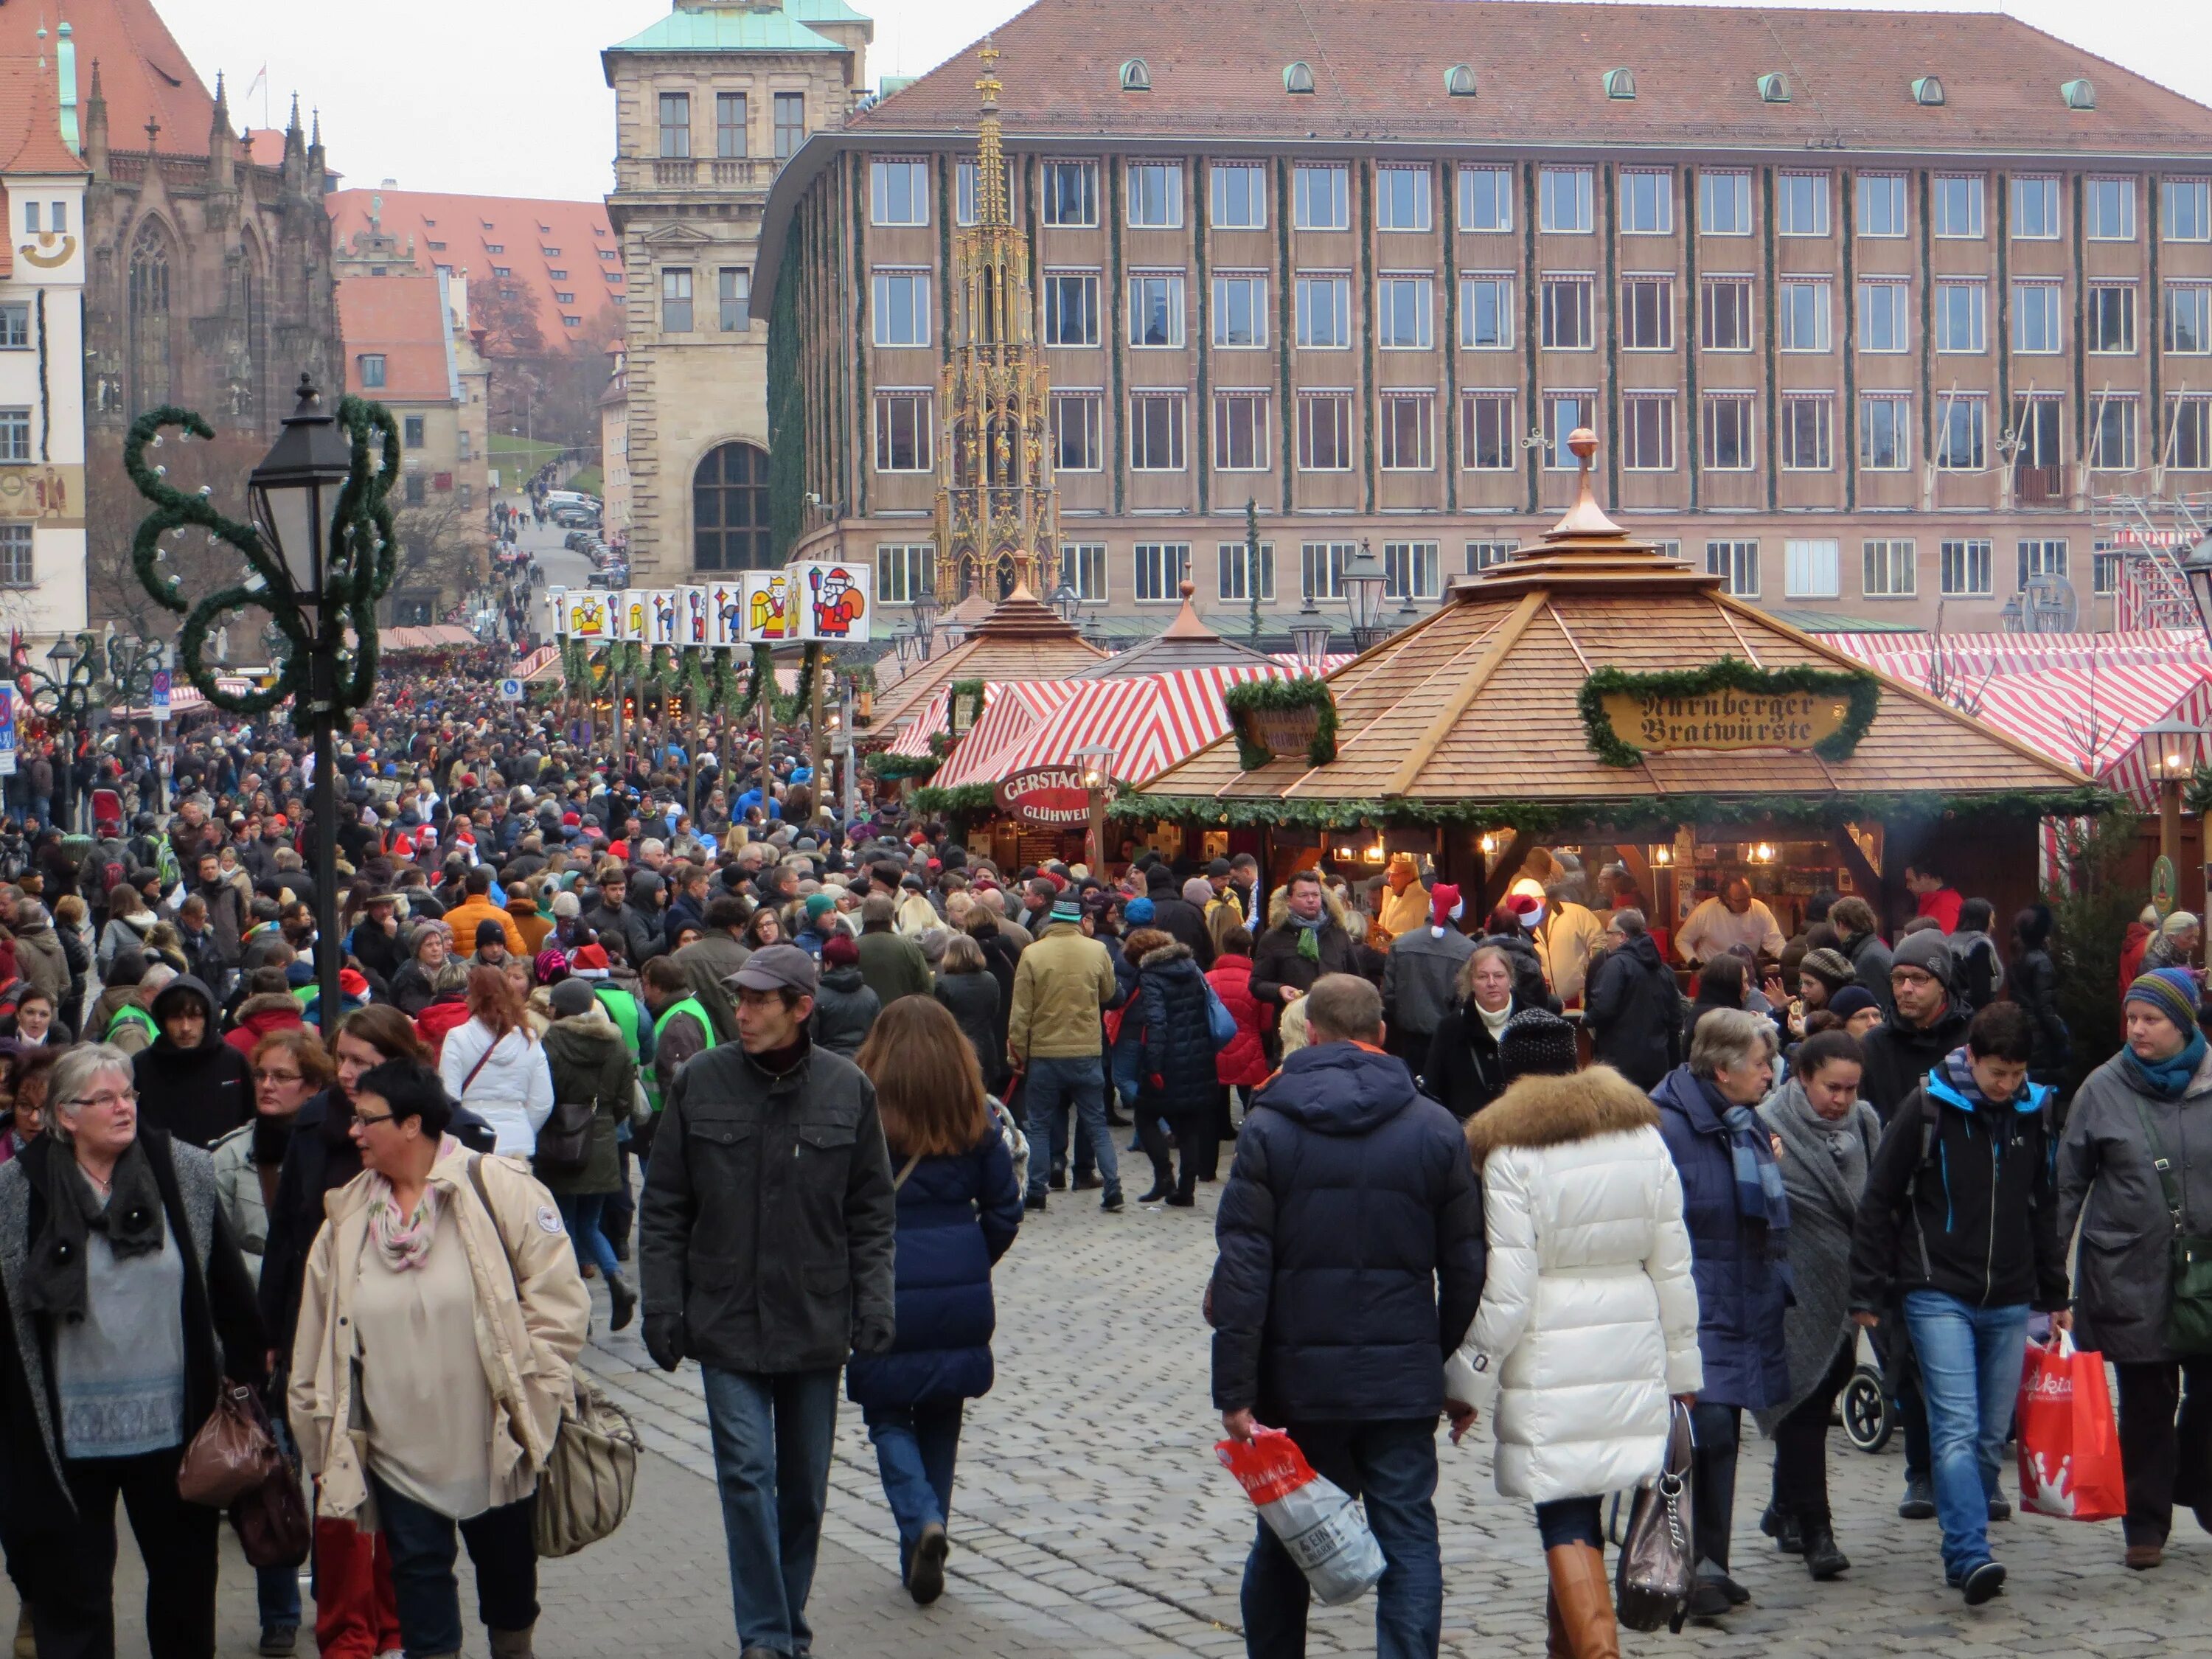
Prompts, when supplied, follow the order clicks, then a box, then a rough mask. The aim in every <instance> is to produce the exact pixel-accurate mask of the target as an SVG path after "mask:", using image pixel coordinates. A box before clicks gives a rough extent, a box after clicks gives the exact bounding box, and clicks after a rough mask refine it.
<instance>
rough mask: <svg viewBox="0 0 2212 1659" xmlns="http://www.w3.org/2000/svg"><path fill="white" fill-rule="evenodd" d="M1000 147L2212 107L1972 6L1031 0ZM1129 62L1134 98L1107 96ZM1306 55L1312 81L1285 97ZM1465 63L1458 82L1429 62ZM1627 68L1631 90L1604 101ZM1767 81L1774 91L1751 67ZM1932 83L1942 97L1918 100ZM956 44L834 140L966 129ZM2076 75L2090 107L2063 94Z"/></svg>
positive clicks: (2181, 117) (2111, 138)
mask: <svg viewBox="0 0 2212 1659" xmlns="http://www.w3.org/2000/svg"><path fill="white" fill-rule="evenodd" d="M993 39H994V41H995V42H996V44H997V46H998V47H999V49H1000V53H1001V54H1002V55H1001V57H1000V63H999V70H998V73H999V77H1000V80H1002V81H1003V82H1005V85H1006V90H1005V92H1004V94H1002V96H1001V110H1002V112H1003V118H1004V120H1005V123H1006V133H1007V137H1008V138H1009V140H1012V141H1018V140H1021V139H1026V138H1036V137H1101V136H1104V135H1108V134H1111V135H1115V136H1116V137H1122V138H1127V139H1150V138H1166V137H1189V138H1192V139H1194V140H1206V141H1214V142H1219V141H1232V142H1233V141H1237V140H1289V141H1297V142H1305V141H1309V140H1312V141H1318V142H1321V143H1347V142H1350V143H1365V142H1395V143H1416V144H1418V143H1426V142H1441V143H1494V144H1504V145H1512V146H1515V147H1517V148H1523V149H1526V148H1531V147H1539V146H1544V145H1570V146H1591V147H1614V146H1620V145H1662V146H1679V145H1694V146H1696V147H1697V148H1699V149H1707V150H1710V149H1773V148H1780V149H1793V150H1795V149H1803V148H1805V147H1806V146H1808V145H1843V146H1848V147H1849V148H1850V149H1860V150H1865V149H1876V150H1880V149H1899V150H1911V151H1920V152H1931V151H1932V152H1937V153H1941V152H1943V151H1947V150H1948V151H1971V150H1977V149H1990V150H1996V151H2027V152H2032V153H2035V154H2049V153H2058V154H2070V153H2081V154H2087V155H2105V154H2129V155H2137V154H2146V153H2148V154H2154V155H2176V154H2182V155H2201V154H2202V153H2203V150H2204V149H2205V148H2206V146H2207V143H2208V140H2212V110H2207V109H2206V108H2205V107H2204V106H2203V105H2201V104H2197V103H2196V102H2193V101H2192V100H2189V99H2187V98H2185V97H2183V96H2182V95H2181V94H2179V93H2176V92H2172V91H2170V90H2168V89H2167V88H2165V87H2162V86H2160V85H2158V84H2157V83H2156V82H2154V81H2151V80H2149V79H2148V78H2147V77H2145V76H2142V75H2139V74H2136V73H2135V72H2134V71H2132V70H2126V69H2123V68H2122V67H2120V66H2119V65H2118V64H2113V63H2111V62H2109V61H2108V60H2106V59H2105V58H2099V57H2098V56H2096V55H2095V54H2094V53H2093V52H2085V51H2083V50H2082V49H2081V48H2080V47H2078V46H2072V45H2070V44H2069V43H2068V42H2066V41H2064V40H2059V39H2058V38H2057V37H2056V36H2054V35H2050V34H2046V33H2043V32H2042V31H2040V30H2039V29H2034V28H2031V27H2028V26H2027V24H2025V23H2023V22H2021V21H2019V20H2018V19H2016V18H2012V17H2006V16H2002V15H1990V13H1988V12H1973V13H1957V14H1949V13H1933V12H1905V11H1844V10H1827V9H1822V10H1812V9H1794V8H1792V9H1780V8H1767V7H1748V6H1747V7H1724V6H1677V5H1650V6H1629V5H1592V4H1565V3H1552V0H1237V3H1236V4H1234V5H1216V6H1205V7H1194V6H1193V5H1191V4H1190V3H1189V0H1113V3H1111V4H1106V5H1102V4H1099V3H1097V0H1038V3H1036V4H1035V5H1033V6H1031V7H1030V8H1029V9H1027V10H1025V11H1024V12H1022V13H1020V14H1019V15H1017V16H1015V17H1014V18H1012V20H1011V21H1008V22H1006V24H1004V25H1003V26H1001V27H1000V28H999V29H998V30H997V31H995V33H994V36H993ZM1133 58H1141V59H1142V60H1143V61H1144V64H1145V67H1146V71H1147V72H1148V76H1149V79H1150V81H1151V89H1150V90H1149V91H1145V92H1125V91H1123V90H1122V89H1121V77H1120V70H1121V65H1122V64H1125V63H1126V62H1127V61H1128V60H1130V59H1133ZM1294 63H1299V64H1304V65H1306V66H1307V67H1308V69H1309V70H1310V72H1311V76H1312V84H1313V90H1312V91H1311V92H1310V93H1292V92H1290V91H1288V90H1286V85H1287V82H1286V71H1287V70H1288V69H1289V67H1290V66H1291V64H1294ZM1460 66H1464V67H1465V68H1466V69H1467V70H1469V71H1471V72H1472V75H1473V77H1474V94H1473V95H1471V96H1455V95H1453V94H1452V93H1451V92H1450V91H1449V90H1448V87H1447V78H1446V77H1447V75H1448V73H1449V71H1450V70H1453V69H1455V68H1456V67H1460ZM1615 69H1626V70H1630V71H1631V72H1632V76H1633V77H1634V87H1635V96H1633V97H1632V98H1620V97H1613V96H1610V95H1608V93H1607V87H1606V84H1605V81H1604V76H1605V75H1606V73H1607V71H1608V70H1615ZM1765 76H1780V77H1781V81H1780V82H1779V85H1778V87H1776V88H1772V90H1773V91H1778V92H1786V93H1787V94H1788V97H1787V101H1778V100H1776V99H1775V98H1773V97H1772V96H1771V95H1770V94H1769V93H1768V92H1766V91H1763V90H1762V88H1761V85H1760V82H1761V78H1762V77H1765ZM1923 76H1934V77H1936V79H1937V80H1938V81H1939V82H1941V86H1942V102H1941V103H1936V104H1929V103H1923V102H1920V101H1918V100H1916V97H1915V94H1914V82H1916V81H1917V80H1919V79H1920V78H1921V77H1923ZM2068 82H2088V83H2089V84H2090V85H2091V86H2092V87H2093V94H2094V103H2095V107H2094V108H2092V109H2080V108H2075V107H2070V106H2069V102H2068V100H2067V98H2066V96H2065V94H2063V93H2062V91H2061V88H2062V87H2063V86H2064V85H2065V84H2066V83H2068ZM975 122H976V111H975V61H974V54H973V53H972V52H958V53H955V54H954V55H953V57H952V58H950V59H949V60H948V61H947V62H946V63H945V64H943V65H941V66H940V67H939V68H938V69H937V70H933V71H932V72H931V73H930V74H928V75H926V76H922V77H921V79H920V80H918V81H915V82H914V83H913V84H911V85H909V86H907V87H904V88H901V89H900V90H898V91H896V92H895V93H893V94H891V95H890V96H889V97H886V98H884V100H882V101H881V102H879V103H878V104H877V105H875V106H873V107H872V108H870V109H868V110H866V111H864V112H861V113H860V114H858V115H855V116H854V117H853V118H851V119H850V120H849V121H848V123H847V124H846V125H847V130H848V131H850V132H854V133H859V134H865V135H868V136H869V137H875V136H876V135H883V136H885V137H889V136H891V135H907V134H913V135H929V134H942V133H959V132H967V131H973V130H974V128H975Z"/></svg>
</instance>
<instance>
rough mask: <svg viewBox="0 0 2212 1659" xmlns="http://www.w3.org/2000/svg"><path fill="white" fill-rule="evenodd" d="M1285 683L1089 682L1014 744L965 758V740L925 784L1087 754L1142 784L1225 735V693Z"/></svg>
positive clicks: (1260, 669)
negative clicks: (1109, 754) (1104, 752)
mask: <svg viewBox="0 0 2212 1659" xmlns="http://www.w3.org/2000/svg"><path fill="white" fill-rule="evenodd" d="M1286 678H1290V675H1289V672H1288V671H1286V670H1284V669H1281V668H1279V667H1276V666H1274V665H1272V664H1266V663H1233V664H1231V663H1222V664H1216V665H1212V666H1211V667H1206V668H1182V669H1176V670H1175V671H1172V672H1170V673H1165V674H1146V675H1140V676H1138V677H1136V678H1131V679H1121V680H1092V681H1088V682H1085V683H1084V684H1081V685H1079V686H1078V687H1077V688H1076V691H1075V695H1074V696H1072V697H1070V698H1069V699H1068V700H1067V701H1066V702H1065V703H1064V704H1062V705H1061V707H1060V708H1059V709H1058V710H1057V711H1055V712H1054V714H1051V715H1049V716H1048V718H1046V719H1045V720H1042V721H1040V722H1038V723H1037V724H1036V726H1034V727H1033V728H1032V729H1030V731H1029V732H1025V733H1024V734H1022V735H1021V736H1019V737H1018V738H1016V739H1015V740H1014V741H1012V743H1009V744H1002V745H1000V746H999V747H997V748H995V749H993V750H975V751H974V752H973V753H972V754H971V752H970V745H971V744H974V742H975V734H971V735H970V737H969V740H968V742H966V743H963V744H961V746H960V748H959V749H958V750H955V751H954V753H953V755H952V757H951V759H950V760H948V761H947V762H946V763H945V766H944V767H943V768H942V769H940V770H939V773H938V775H937V776H936V777H935V778H933V780H931V781H932V782H933V784H934V785H935V786H936V787H939V788H953V787H958V786H959V785H961V784H963V783H969V784H974V783H982V784H995V783H996V782H997V781H999V780H1000V778H1004V777H1008V776H1011V775H1012V774H1014V773H1016V772H1020V771H1025V770H1028V769H1030V768H1032V767H1039V766H1071V765H1073V764H1074V763H1075V757H1076V756H1077V755H1078V754H1079V753H1080V752H1081V751H1082V750H1086V749H1111V750H1113V751H1114V776H1115V780H1116V781H1120V782H1122V783H1127V784H1138V783H1143V782H1146V781H1148V780H1150V779H1152V778H1155V777H1158V775H1160V774H1161V773H1163V772H1164V771H1166V770H1167V769H1168V768H1169V767H1170V766H1173V765H1174V764H1175V763H1176V762H1177V761H1180V760H1182V759H1184V758H1185V757H1188V756H1191V755H1194V754H1196V753H1197V752H1198V751H1199V750H1201V749H1203V748H1205V747H1206V744H1209V743H1212V741H1213V740H1214V739H1215V738H1218V737H1222V736H1224V735H1225V734H1226V733H1227V732H1228V730H1229V710H1228V708H1227V707H1226V706H1225V704H1224V702H1222V694H1223V693H1224V692H1225V691H1227V690H1228V689H1229V688H1230V687H1231V686H1232V685H1241V684H1244V683H1245V682H1246V681H1248V680H1265V679H1286ZM980 732H981V727H980V726H978V728H977V733H978V734H980Z"/></svg>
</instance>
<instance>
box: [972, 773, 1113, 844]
mask: <svg viewBox="0 0 2212 1659" xmlns="http://www.w3.org/2000/svg"><path fill="white" fill-rule="evenodd" d="M991 795H992V799H994V800H995V801H996V802H997V803H998V805H999V810H1000V811H1002V812H1004V813H1006V815H1007V816H1008V817H1012V818H1016V819H1018V820H1019V821H1020V822H1022V823H1030V824H1036V825H1037V826H1038V827H1040V828H1044V829H1050V828H1055V827H1060V826H1065V825H1068V824H1083V823H1089V822H1090V821H1091V792H1090V791H1089V790H1088V789H1086V788H1085V787H1084V785H1083V769H1082V768H1081V767H1079V766H1033V767H1030V768H1029V769H1027V770H1025V771H1020V772H1017V773H1015V774H1013V775H1012V776H1011V777H1005V778H1000V780H999V781H998V784H997V786H996V787H994V789H993V790H992V792H991Z"/></svg>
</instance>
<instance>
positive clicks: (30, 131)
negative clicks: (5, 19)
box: [0, 57, 90, 178]
mask: <svg viewBox="0 0 2212 1659" xmlns="http://www.w3.org/2000/svg"><path fill="white" fill-rule="evenodd" d="M5 64H6V68H7V70H8V74H7V76H6V77H5V79H4V80H0V157H4V158H5V161H4V162H0V172H4V173H14V174H15V175H17V176H18V177H21V176H24V175H28V176H31V177H33V178H39V177H46V178H54V177H65V176H67V175H69V174H70V173H85V174H87V175H89V173H90V169H89V168H88V167H86V166H85V164H84V163H83V162H82V161H80V160H79V159H78V158H77V154H76V151H75V150H73V149H70V147H69V146H68V145H67V144H66V143H63V142H62V106H61V94H60V92H59V90H58V88H57V87H56V84H55V75H54V66H53V62H52V59H51V58H49V59H48V60H46V65H45V67H44V69H43V70H41V68H40V62H39V59H38V58H34V57H24V58H9V59H7V60H5Z"/></svg>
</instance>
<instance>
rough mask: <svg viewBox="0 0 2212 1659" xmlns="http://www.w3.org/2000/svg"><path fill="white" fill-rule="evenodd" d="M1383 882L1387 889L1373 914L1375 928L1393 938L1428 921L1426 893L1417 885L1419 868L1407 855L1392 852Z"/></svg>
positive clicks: (1427, 893)
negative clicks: (1375, 912) (1374, 915)
mask: <svg viewBox="0 0 2212 1659" xmlns="http://www.w3.org/2000/svg"><path fill="white" fill-rule="evenodd" d="M1383 880H1384V882H1385V884H1386V885H1387V887H1388V890H1387V891H1386V892H1385V893H1384V894H1383V902H1382V907H1381V908H1380V910H1379V911H1378V912H1377V914H1376V918H1375V921H1376V926H1377V927H1381V928H1382V930H1383V932H1384V933H1388V934H1389V936H1390V937H1391V938H1392V939H1396V938H1397V937H1398V936H1399V935H1400V934H1401V933H1407V932H1409V931H1411V930H1412V929H1413V928H1415V927H1420V926H1421V925H1422V924H1423V923H1424V922H1425V921H1428V919H1429V890H1428V889H1427V888H1425V887H1424V886H1422V885H1421V872H1420V868H1419V866H1417V865H1416V864H1415V863H1414V862H1413V854H1411V853H1394V854H1391V856H1390V868H1389V872H1388V873H1387V874H1386V875H1385V876H1384V878H1383Z"/></svg>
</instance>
